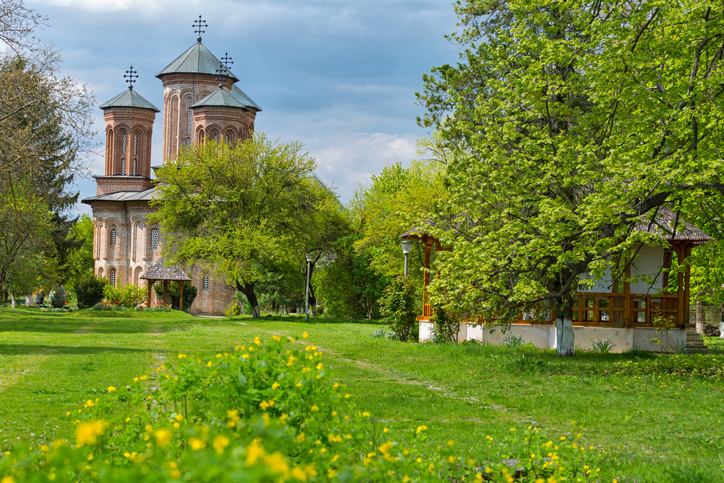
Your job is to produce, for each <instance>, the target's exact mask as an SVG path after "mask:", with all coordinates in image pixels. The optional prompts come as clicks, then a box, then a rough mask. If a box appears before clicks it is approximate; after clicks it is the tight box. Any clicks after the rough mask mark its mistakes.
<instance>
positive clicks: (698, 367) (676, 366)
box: [613, 354, 724, 377]
mask: <svg viewBox="0 0 724 483" xmlns="http://www.w3.org/2000/svg"><path fill="white" fill-rule="evenodd" d="M613 367H614V369H613V372H615V373H617V374H628V375H635V376H644V375H663V374H671V375H679V376H700V377H724V357H722V356H705V355H703V354H671V355H661V356H658V357H653V358H649V359H644V360H642V359H639V358H634V359H633V360H628V361H622V362H615V363H614V364H613Z"/></svg>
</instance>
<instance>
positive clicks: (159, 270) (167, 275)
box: [139, 260, 191, 282]
mask: <svg viewBox="0 0 724 483" xmlns="http://www.w3.org/2000/svg"><path fill="white" fill-rule="evenodd" d="M139 278H141V279H143V280H170V281H172V282H190V281H191V277H189V276H188V275H186V274H185V273H184V271H183V270H181V269H180V268H179V267H164V266H163V260H161V261H159V262H156V263H155V264H154V265H153V266H152V267H151V268H149V269H148V270H146V273H144V274H143V275H141V276H140V277H139Z"/></svg>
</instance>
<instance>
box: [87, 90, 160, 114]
mask: <svg viewBox="0 0 724 483" xmlns="http://www.w3.org/2000/svg"><path fill="white" fill-rule="evenodd" d="M112 107H137V108H139V109H151V110H152V111H156V112H160V111H159V110H158V108H157V107H156V106H154V105H153V104H151V103H150V102H148V101H147V100H146V99H145V98H144V97H143V96H142V95H141V94H139V93H138V92H136V91H134V90H133V89H126V90H125V91H123V92H121V93H120V94H118V95H117V96H116V97H114V98H113V99H111V100H110V101H108V102H105V103H103V104H101V105H100V108H101V109H110V108H112Z"/></svg>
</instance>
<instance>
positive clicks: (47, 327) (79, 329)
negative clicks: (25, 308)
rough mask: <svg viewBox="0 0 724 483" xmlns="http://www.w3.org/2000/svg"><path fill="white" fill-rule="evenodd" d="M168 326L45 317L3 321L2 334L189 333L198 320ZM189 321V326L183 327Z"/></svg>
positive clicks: (169, 323) (115, 320) (171, 321)
mask: <svg viewBox="0 0 724 483" xmlns="http://www.w3.org/2000/svg"><path fill="white" fill-rule="evenodd" d="M163 322H166V323H161V324H155V325H154V326H150V325H149V324H148V321H143V320H134V319H124V320H123V322H122V323H119V320H118V319H113V321H112V322H111V323H105V321H104V320H103V319H98V318H93V319H80V318H78V319H75V320H62V319H61V320H59V319H52V320H48V319H45V318H42V317H32V316H31V317H25V318H22V319H11V320H7V319H5V320H3V319H2V318H0V332H36V333H46V334H78V335H82V334H158V333H163V334H166V333H170V332H178V331H183V330H186V329H188V328H190V327H192V326H193V323H194V321H193V320H189V321H179V320H168V321H163ZM183 322H187V323H188V325H181V324H183Z"/></svg>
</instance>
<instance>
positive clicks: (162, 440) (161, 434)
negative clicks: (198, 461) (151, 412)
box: [153, 429, 173, 446]
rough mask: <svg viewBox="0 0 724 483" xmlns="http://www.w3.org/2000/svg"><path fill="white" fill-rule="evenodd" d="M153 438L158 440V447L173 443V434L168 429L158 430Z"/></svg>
mask: <svg viewBox="0 0 724 483" xmlns="http://www.w3.org/2000/svg"><path fill="white" fill-rule="evenodd" d="M153 436H154V438H156V444H157V445H158V446H166V445H167V444H168V443H169V441H171V436H173V434H172V433H171V431H169V430H168V429H157V430H156V431H155V432H154V433H153Z"/></svg>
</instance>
